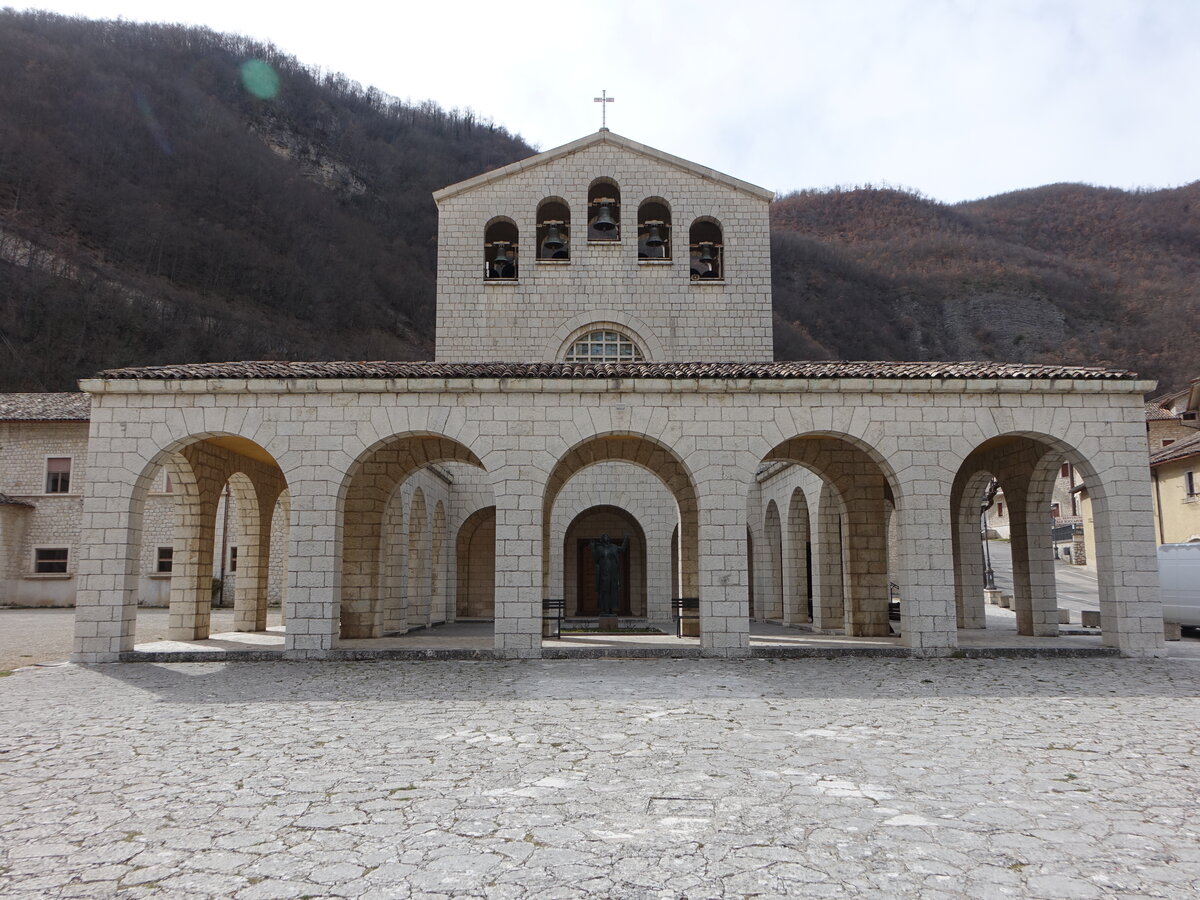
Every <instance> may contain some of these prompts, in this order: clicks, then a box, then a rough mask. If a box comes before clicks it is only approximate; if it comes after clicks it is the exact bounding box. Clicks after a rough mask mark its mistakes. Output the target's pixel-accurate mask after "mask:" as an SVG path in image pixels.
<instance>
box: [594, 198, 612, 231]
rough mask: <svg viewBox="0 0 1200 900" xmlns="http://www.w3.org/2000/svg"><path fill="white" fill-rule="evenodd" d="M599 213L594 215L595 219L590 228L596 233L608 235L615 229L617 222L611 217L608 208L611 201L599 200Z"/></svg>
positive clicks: (610, 211)
mask: <svg viewBox="0 0 1200 900" xmlns="http://www.w3.org/2000/svg"><path fill="white" fill-rule="evenodd" d="M597 202H598V203H599V204H600V211H599V212H598V213H596V219H595V221H593V222H592V227H593V228H595V229H596V230H597V231H601V232H604V233H608V232H610V231H612V230H613V229H615V228H616V227H617V220H616V219H614V218H613V217H612V210H611V209H610V208H609V207H610V206H611V205H612V201H611V200H599V201H597Z"/></svg>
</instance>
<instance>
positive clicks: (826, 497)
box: [813, 485, 846, 631]
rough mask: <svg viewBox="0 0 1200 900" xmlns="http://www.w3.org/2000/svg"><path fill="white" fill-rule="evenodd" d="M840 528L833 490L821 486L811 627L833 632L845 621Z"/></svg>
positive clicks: (814, 547)
mask: <svg viewBox="0 0 1200 900" xmlns="http://www.w3.org/2000/svg"><path fill="white" fill-rule="evenodd" d="M841 531H842V517H841V514H840V512H839V510H838V508H837V501H836V500H835V498H834V495H833V489H832V488H831V487H829V486H828V485H825V486H823V487H822V489H821V499H820V501H819V502H818V504H817V539H816V541H815V542H814V546H813V627H815V628H818V629H820V630H821V631H833V630H836V629H839V628H842V627H843V626H844V624H845V610H846V596H845V587H844V585H843V581H842V569H843V566H842V534H841Z"/></svg>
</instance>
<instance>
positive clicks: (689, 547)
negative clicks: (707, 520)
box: [542, 432, 700, 597]
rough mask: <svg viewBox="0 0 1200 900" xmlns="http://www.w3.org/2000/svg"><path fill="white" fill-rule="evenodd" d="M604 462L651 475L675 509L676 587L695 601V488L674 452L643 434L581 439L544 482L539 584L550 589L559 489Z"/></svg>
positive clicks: (697, 546)
mask: <svg viewBox="0 0 1200 900" xmlns="http://www.w3.org/2000/svg"><path fill="white" fill-rule="evenodd" d="M608 460H619V461H624V462H629V463H633V464H634V465H637V466H640V467H641V468H643V469H646V470H647V471H649V472H652V473H654V474H655V475H656V476H657V477H658V479H659V480H660V481H661V482H662V483H663V484H664V485H666V487H667V490H669V491H670V492H671V495H672V496H673V497H674V498H675V502H676V504H677V505H678V507H679V520H680V541H679V546H680V557H681V560H680V585H681V592H682V595H683V596H685V597H697V596H699V555H700V554H699V546H700V539H699V504H698V501H697V493H696V482H695V479H694V477H693V476H692V473H691V471H690V470H689V469H688V468H687V466H686V465H685V464H684V462H683V461H682V460H681V459H680V458H679V457H678V456H677V455H676V454H675V451H674V450H672V449H671V448H670V447H668V446H666V445H665V444H662V443H660V442H659V441H657V440H655V439H654V438H651V437H649V436H647V435H644V434H634V433H628V432H609V433H603V434H597V435H593V436H591V437H588V438H585V439H584V440H582V441H580V442H579V443H577V444H575V445H574V446H573V447H571V448H570V449H569V450H568V451H567V452H566V453H564V454H563V455H562V456H561V457H560V458H559V459H558V461H557V462H556V463H555V465H554V467H553V468H552V469H551V471H550V474H549V476H548V477H547V479H546V486H545V491H544V494H543V499H542V579H543V580H542V583H543V584H544V585H545V584H548V583H549V576H550V555H549V552H548V548H549V544H550V522H551V514H552V512H553V509H554V502H555V500H556V499H557V497H558V494H559V493H560V491H561V490H562V488H563V486H564V485H565V484H566V483H567V481H569V480H570V479H571V477H572V476H574V475H575V474H576V473H577V472H579V471H580V470H581V469H584V468H585V467H587V466H590V465H594V464H596V463H599V462H605V461H608Z"/></svg>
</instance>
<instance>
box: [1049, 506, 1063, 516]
mask: <svg viewBox="0 0 1200 900" xmlns="http://www.w3.org/2000/svg"><path fill="white" fill-rule="evenodd" d="M1050 515H1051V516H1053V517H1054V518H1056V519H1059V518H1062V507H1061V506H1060V505H1059V504H1057V503H1051V504H1050Z"/></svg>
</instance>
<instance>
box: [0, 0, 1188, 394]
mask: <svg viewBox="0 0 1200 900" xmlns="http://www.w3.org/2000/svg"><path fill="white" fill-rule="evenodd" d="M255 60H260V61H263V62H265V63H267V66H266V67H261V66H259V64H258V63H253V65H254V66H258V68H255V69H254V70H253V71H252V72H249V73H248V71H247V70H246V69H244V66H246V64H247V63H252V61H255ZM272 76H274V77H275V78H277V79H278V92H277V94H275V95H274V96H271V84H272V81H271V78H272ZM255 78H259V79H261V78H265V79H266V89H265V90H264V89H263V85H262V84H259V83H257V82H256V81H255V80H254V79H255ZM0 83H3V84H4V85H5V89H4V90H3V91H0V389H3V390H38V389H42V390H55V389H57V390H61V389H70V388H71V387H72V386H73V384H74V381H75V380H76V379H77V378H79V377H81V376H86V375H89V374H91V373H93V372H95V371H97V370H99V369H104V368H114V367H119V366H129V365H153V364H169V363H185V362H205V361H224V360H236V359H291V360H301V359H311V360H322V359H328V360H333V359H351V360H352V359H393V360H413V359H427V358H430V357H431V355H432V350H433V327H434V295H435V261H436V235H437V226H436V208H435V207H434V204H433V201H432V199H431V197H430V194H431V192H432V191H433V190H435V189H437V188H439V187H443V186H445V185H448V184H451V183H453V182H455V181H459V180H461V179H463V178H467V177H470V176H471V175H475V174H478V173H480V172H483V171H487V170H489V169H492V168H496V167H498V166H502V165H505V164H507V163H509V162H512V161H514V160H517V159H520V158H522V157H525V156H529V155H531V154H532V153H533V152H534V150H533V148H531V147H530V146H528V145H527V144H526V143H525V142H524V141H522V140H521V139H520V138H519V137H517V136H514V135H511V134H509V133H508V132H506V131H505V130H504V129H502V128H498V127H496V126H494V125H491V124H490V123H488V122H485V121H480V120H478V119H477V118H475V117H474V116H473V115H471V114H469V113H448V112H445V111H444V110H442V109H440V108H439V107H437V106H436V105H435V104H432V103H424V104H420V105H411V104H405V103H401V102H399V101H396V100H394V99H391V98H387V97H385V96H384V95H382V94H380V93H379V92H378V91H376V90H374V89H372V88H366V89H364V88H361V87H360V86H358V85H356V84H354V83H352V82H350V81H348V80H347V79H346V78H345V77H343V76H341V75H336V74H320V73H318V72H316V71H315V70H312V69H309V68H306V67H305V66H303V65H301V64H300V63H298V62H297V61H296V60H294V59H292V58H290V57H288V56H286V55H283V54H281V53H279V52H278V51H277V50H275V49H274V48H273V47H270V46H268V45H263V44H259V43H256V42H253V41H249V40H247V39H245V38H241V37H237V36H230V35H221V34H217V33H214V32H211V31H208V30H206V29H197V28H187V27H183V26H172V25H140V24H135V23H127V22H93V21H86V20H80V19H69V18H64V17H60V16H54V15H50V14H45V13H16V12H12V11H0ZM260 95H263V96H260ZM772 219H773V239H772V248H773V287H774V295H775V313H776V337H775V342H776V357H777V358H778V359H861V360H867V359H880V360H888V359H892V360H896V359H911V360H931V359H962V360H967V359H980V360H996V361H1012V362H1039V363H1040V362H1055V363H1064V364H1092V365H1113V366H1116V367H1120V368H1132V369H1137V370H1138V371H1140V372H1141V373H1143V374H1144V375H1146V376H1148V377H1155V378H1159V379H1162V381H1163V388H1164V389H1165V388H1167V387H1171V386H1175V385H1179V384H1182V383H1183V382H1184V381H1186V379H1187V378H1188V377H1189V376H1193V375H1195V374H1198V373H1200V348H1198V347H1197V346H1196V345H1197V341H1196V328H1195V324H1194V322H1195V319H1196V315H1197V312H1198V311H1200V280H1198V279H1197V275H1198V274H1200V182H1198V183H1196V184H1191V185H1188V186H1186V187H1182V188H1176V189H1172V190H1164V191H1153V192H1126V191H1119V190H1111V189H1102V188H1092V187H1086V186H1082V185H1050V186H1046V187H1042V188H1034V189H1031V190H1026V191H1017V192H1013V193H1010V194H1004V195H1000V196H997V197H990V198H987V199H984V200H978V201H973V202H970V203H962V204H956V205H947V204H942V203H938V202H936V201H932V200H929V199H927V198H924V197H921V196H919V195H916V194H912V193H906V192H902V191H895V190H890V189H874V188H863V189H857V190H834V191H821V192H815V191H804V192H798V193H795V194H791V195H788V196H786V197H783V198H780V199H779V200H777V201H776V202H775V203H774V204H773V206H772Z"/></svg>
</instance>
